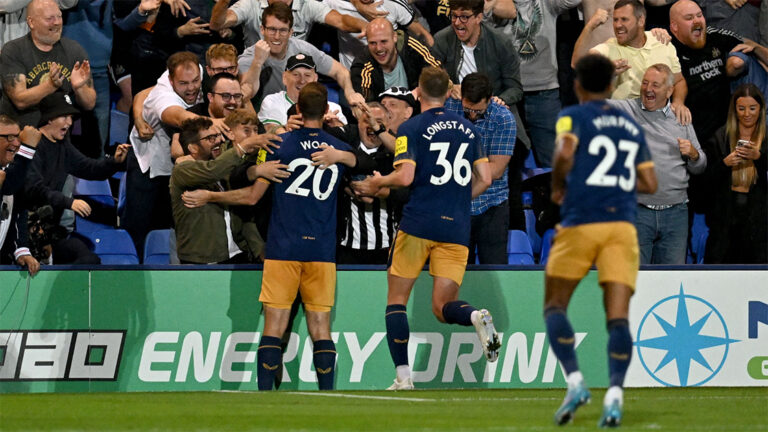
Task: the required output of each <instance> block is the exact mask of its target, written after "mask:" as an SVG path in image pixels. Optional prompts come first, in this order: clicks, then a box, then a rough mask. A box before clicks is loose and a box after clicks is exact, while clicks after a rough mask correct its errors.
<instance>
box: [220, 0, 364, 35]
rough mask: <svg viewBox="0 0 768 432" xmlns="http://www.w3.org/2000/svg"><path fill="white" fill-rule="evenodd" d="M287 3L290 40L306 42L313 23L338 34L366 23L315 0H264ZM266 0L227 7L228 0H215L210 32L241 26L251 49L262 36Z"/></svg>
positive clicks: (359, 28) (242, 0)
mask: <svg viewBox="0 0 768 432" xmlns="http://www.w3.org/2000/svg"><path fill="white" fill-rule="evenodd" d="M267 1H268V3H269V4H272V3H274V2H275V1H282V2H283V3H286V4H287V5H288V6H289V7H290V8H291V12H292V14H293V23H294V25H293V37H295V38H297V39H301V40H307V37H308V36H309V32H310V31H311V30H312V26H313V25H314V24H316V23H318V24H327V25H329V26H331V27H335V28H336V29H337V30H338V31H340V32H353V33H358V32H361V31H362V30H363V29H364V28H365V21H363V20H362V19H359V18H356V17H353V16H351V15H347V14H341V13H339V11H338V10H335V9H332V8H331V7H330V6H328V5H327V4H325V3H324V2H320V1H314V0H267ZM267 1H265V0H239V1H238V2H237V3H235V4H234V5H232V6H231V7H229V8H228V6H229V4H230V2H231V0H218V1H216V4H215V5H214V6H213V13H212V14H211V30H217V31H218V30H223V29H228V28H232V27H234V26H238V25H242V26H243V33H244V34H243V36H244V37H245V44H246V46H251V45H253V44H255V43H256V42H257V41H259V40H261V39H263V37H262V30H261V27H262V22H261V14H262V9H263V8H264V6H265V4H266V3H267Z"/></svg>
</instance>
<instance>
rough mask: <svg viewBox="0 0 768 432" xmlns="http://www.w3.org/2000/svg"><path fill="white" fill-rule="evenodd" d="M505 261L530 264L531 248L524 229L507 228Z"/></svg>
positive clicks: (515, 263)
mask: <svg viewBox="0 0 768 432" xmlns="http://www.w3.org/2000/svg"><path fill="white" fill-rule="evenodd" d="M507 263H508V264H513V265H532V264H534V261H533V250H532V249H531V243H530V242H529V241H528V235H527V234H526V233H525V232H524V231H520V230H509V233H508V234H507Z"/></svg>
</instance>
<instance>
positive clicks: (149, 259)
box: [144, 229, 171, 264]
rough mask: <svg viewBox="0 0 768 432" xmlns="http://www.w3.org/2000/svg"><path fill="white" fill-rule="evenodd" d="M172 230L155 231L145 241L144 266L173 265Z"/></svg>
mask: <svg viewBox="0 0 768 432" xmlns="http://www.w3.org/2000/svg"><path fill="white" fill-rule="evenodd" d="M170 254H171V230H169V229H164V230H154V231H150V232H149V233H148V234H147V238H146V240H144V264H170V263H171V257H170Z"/></svg>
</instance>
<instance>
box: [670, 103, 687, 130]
mask: <svg viewBox="0 0 768 432" xmlns="http://www.w3.org/2000/svg"><path fill="white" fill-rule="evenodd" d="M671 108H672V112H673V113H675V118H677V122H678V123H680V124H681V125H683V126H686V125H689V124H691V120H692V117H691V110H689V109H688V107H687V106H685V104H684V103H682V102H672V106H671Z"/></svg>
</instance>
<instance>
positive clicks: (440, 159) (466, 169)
mask: <svg viewBox="0 0 768 432" xmlns="http://www.w3.org/2000/svg"><path fill="white" fill-rule="evenodd" d="M450 145H451V144H450V143H447V142H433V143H430V145H429V151H439V152H440V153H438V155H437V164H438V165H440V166H441V167H442V168H443V174H442V175H441V176H440V177H438V176H436V175H432V176H430V178H429V182H430V183H432V184H433V185H437V186H440V185H444V184H446V183H448V182H449V181H450V180H451V178H453V179H454V180H456V183H458V184H459V185H460V186H466V185H467V184H469V181H470V180H472V167H471V166H470V165H469V161H468V160H466V159H464V153H465V152H466V151H467V147H469V144H467V143H461V145H459V151H458V152H456V157H455V158H453V164H451V163H450V162H448V158H447V157H448V148H450Z"/></svg>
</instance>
